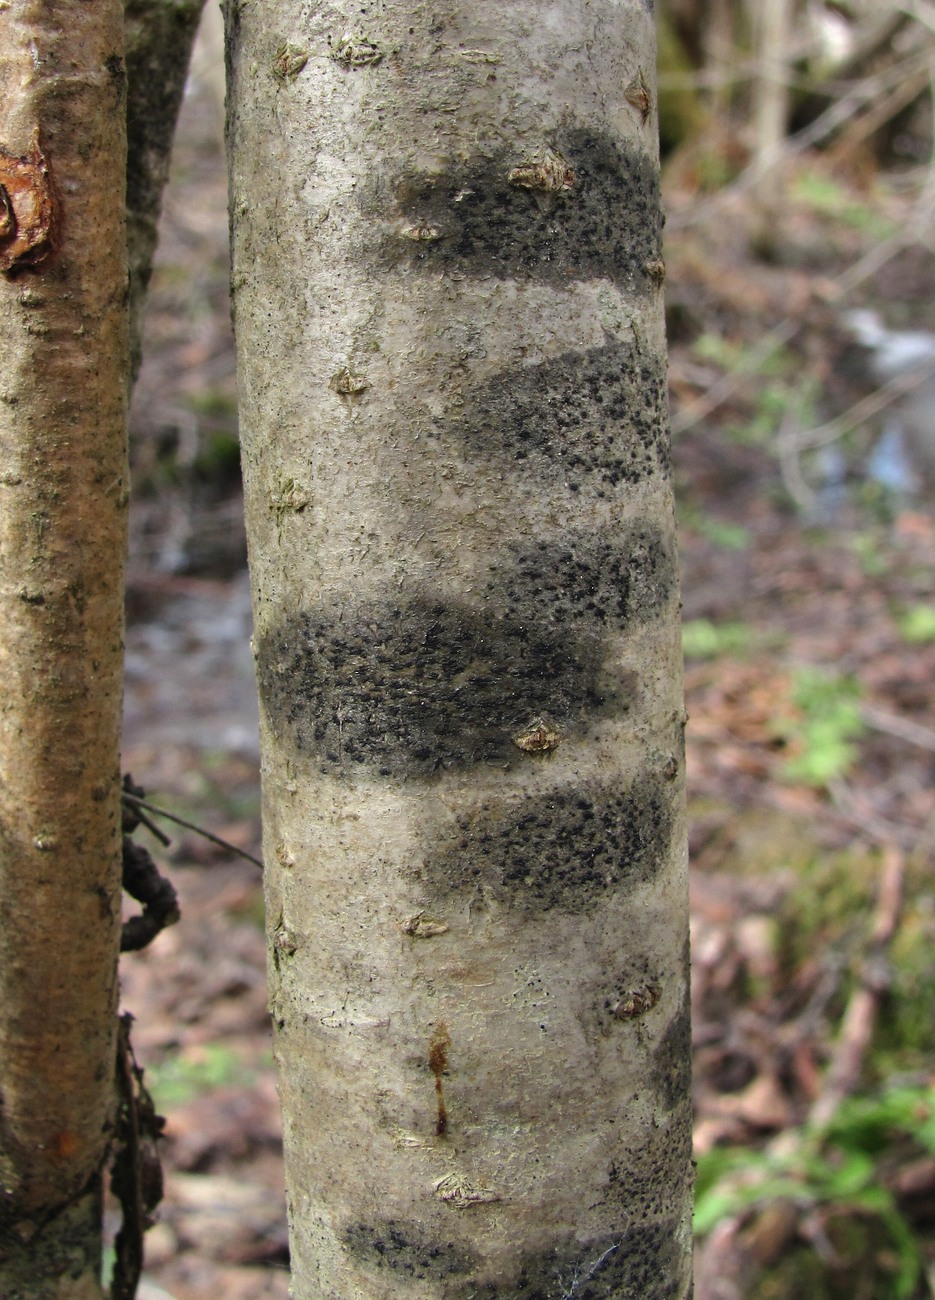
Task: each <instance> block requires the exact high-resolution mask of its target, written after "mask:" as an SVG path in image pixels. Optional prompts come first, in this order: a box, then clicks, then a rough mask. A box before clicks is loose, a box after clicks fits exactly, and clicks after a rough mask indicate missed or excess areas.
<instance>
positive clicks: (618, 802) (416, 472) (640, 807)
mask: <svg viewBox="0 0 935 1300" xmlns="http://www.w3.org/2000/svg"><path fill="white" fill-rule="evenodd" d="M227 26H228V32H227V39H228V61H229V70H228V73H229V81H228V114H229V118H228V136H229V151H230V167H231V205H232V208H231V211H232V223H233V259H234V265H233V288H234V314H235V327H236V332H237V338H238V358H239V361H238V364H239V376H240V379H239V382H240V397H241V404H242V405H241V419H242V443H243V461H244V470H245V479H246V493H247V523H248V532H249V541H250V551H251V570H252V585H253V596H254V609H255V618H256V632H255V638H256V639H255V648H256V657H257V671H258V680H259V688H260V696H261V705H262V708H261V712H262V745H263V781H264V816H265V845H266V861H267V864H268V865H267V877H266V879H267V906H268V917H269V938H270V979H271V1008H272V1012H273V1017H274V1021H275V1051H276V1056H277V1060H278V1063H279V1069H280V1086H281V1092H282V1100H283V1108H284V1123H285V1144H286V1159H287V1181H288V1202H289V1213H290V1222H291V1242H292V1260H293V1270H294V1274H293V1288H294V1290H293V1294H294V1295H295V1296H297V1297H299V1300H311V1298H312V1297H315V1298H316V1300H318V1298H319V1297H328V1298H329V1300H348V1298H349V1297H351V1296H353V1297H362V1298H368V1297H369V1298H372V1300H387V1298H389V1297H396V1296H409V1297H419V1300H428V1298H429V1297H439V1296H446V1297H447V1296H461V1297H465V1300H466V1298H467V1297H469V1296H477V1297H480V1296H494V1295H496V1296H516V1297H519V1296H530V1297H531V1296H542V1297H556V1298H557V1297H572V1296H573V1297H598V1296H634V1297H636V1296H638V1297H640V1298H641V1300H652V1298H653V1297H659V1298H660V1300H661V1297H663V1296H665V1297H684V1296H687V1295H688V1294H689V1292H690V1282H689V1254H690V1234H689V1217H688V1215H689V1198H690V1183H691V1175H690V1160H689V1157H690V1107H689V1046H690V1040H689V1025H688V1001H687V981H688V972H687V907H686V889H685V848H684V816H683V793H682V787H683V782H682V775H683V758H682V725H683V717H684V715H683V711H682V703H681V694H680V671H679V646H678V596H677V582H676V571H675V570H676V560H675V554H676V548H675V540H674V524H673V513H672V501H671V482H670V470H669V452H668V435H667V420H666V395H665V360H664V334H663V318H662V301H661V292H660V288H661V281H662V278H663V274H664V268H663V265H662V261H661V251H660V245H661V218H660V207H659V191H658V164H657V148H656V115H655V102H654V100H655V90H654V85H655V73H654V42H653V24H652V6H651V5H650V4H648V3H646V0H615V2H612V0H595V2H594V3H583V2H582V0H556V2H555V3H552V4H549V5H547V6H543V5H542V4H541V2H540V0H514V2H513V3H509V4H503V5H490V4H486V3H481V2H480V0H474V2H473V3H470V2H466V0H462V2H461V3H459V4H457V5H455V4H436V5H432V6H421V5H403V4H399V3H385V4H381V5H379V6H375V5H374V6H371V5H359V4H355V5H347V6H342V5H338V4H330V3H329V4H324V5H315V6H306V7H305V8H304V9H302V10H299V9H297V8H296V7H295V5H294V4H291V3H286V0H262V2H261V0H253V2H252V3H250V4H246V3H241V2H239V0H229V5H228V11H227Z"/></svg>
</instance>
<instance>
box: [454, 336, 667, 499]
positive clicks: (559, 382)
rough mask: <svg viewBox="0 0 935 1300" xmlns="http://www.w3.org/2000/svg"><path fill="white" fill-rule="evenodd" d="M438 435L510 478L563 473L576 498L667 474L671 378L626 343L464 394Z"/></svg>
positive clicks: (516, 373) (498, 378) (527, 369)
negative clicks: (523, 472)
mask: <svg viewBox="0 0 935 1300" xmlns="http://www.w3.org/2000/svg"><path fill="white" fill-rule="evenodd" d="M436 432H437V433H440V434H441V433H444V434H445V435H447V436H449V437H451V438H453V439H454V440H455V441H456V442H459V443H461V444H462V446H463V447H464V449H465V451H466V453H467V457H468V458H469V459H470V458H474V457H477V456H481V457H483V458H484V459H485V460H492V461H493V462H494V463H499V464H502V465H503V467H504V471H505V472H510V471H515V470H516V468H518V467H520V468H523V469H535V470H539V471H542V470H543V469H544V470H546V472H548V471H549V470H551V471H552V472H553V473H554V472H555V471H558V472H559V473H560V475H561V479H562V481H563V482H564V483H567V485H568V487H569V488H570V489H571V490H572V491H573V492H574V491H578V490H580V488H581V487H582V486H585V485H594V486H596V487H597V488H598V490H600V489H601V488H602V487H616V486H618V485H619V484H633V483H638V482H640V481H641V480H643V479H646V478H650V477H653V476H655V475H657V474H660V473H661V474H665V475H668V473H669V469H670V459H669V434H668V406H667V399H666V377H665V373H664V370H663V369H662V367H661V366H660V365H659V364H658V363H657V362H655V361H653V360H651V359H650V358H648V357H645V356H641V355H639V353H638V352H637V350H636V349H635V348H634V347H631V346H629V345H627V344H623V343H609V344H606V345H604V346H601V347H594V348H587V349H585V350H584V351H581V352H563V353H561V354H560V355H559V356H556V357H552V358H550V359H549V360H548V361H544V362H542V363H540V364H539V365H534V366H521V367H519V368H517V369H516V370H513V371H510V372H508V373H507V372H500V373H499V374H497V375H494V376H493V377H492V378H490V379H488V380H485V381H484V382H483V383H482V384H478V385H476V386H475V387H473V388H467V389H465V391H464V404H463V407H462V408H461V411H460V412H459V416H458V418H457V419H456V420H452V421H450V422H449V423H448V424H447V425H446V426H443V427H441V428H437V429H436Z"/></svg>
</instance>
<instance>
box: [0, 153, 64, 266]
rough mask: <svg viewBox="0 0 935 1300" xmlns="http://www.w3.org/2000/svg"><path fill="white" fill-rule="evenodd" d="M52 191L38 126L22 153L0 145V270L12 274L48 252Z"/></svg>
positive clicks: (50, 242)
mask: <svg viewBox="0 0 935 1300" xmlns="http://www.w3.org/2000/svg"><path fill="white" fill-rule="evenodd" d="M55 207H56V202H55V192H54V190H53V188H52V176H51V173H50V171H49V163H48V159H47V158H46V156H45V154H44V153H43V152H42V150H41V149H40V147H39V128H38V127H36V128H35V129H34V130H33V135H32V141H31V143H30V146H29V148H28V149H27V151H26V153H24V154H21V155H20V156H19V157H17V156H16V155H15V154H11V153H7V152H6V150H5V149H3V148H0V271H3V272H4V273H5V274H7V275H14V274H16V272H17V271H19V270H21V269H22V268H23V267H26V266H35V265H36V264H37V263H38V262H41V261H42V260H43V258H45V257H46V256H48V254H49V252H50V251H51V247H52V232H53V227H54V224H55Z"/></svg>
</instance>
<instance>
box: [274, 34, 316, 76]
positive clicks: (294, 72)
mask: <svg viewBox="0 0 935 1300" xmlns="http://www.w3.org/2000/svg"><path fill="white" fill-rule="evenodd" d="M306 63H308V51H307V50H303V49H302V47H301V46H300V45H293V44H292V42H291V41H286V42H285V43H284V44H283V45H280V47H279V49H278V50H277V51H276V57H275V59H274V60H273V76H274V77H275V78H276V80H277V81H278V82H279V84H280V85H281V86H287V85H289V83H290V82H292V81H295V79H296V77H297V76H298V75H299V73H300V72H301V71H302V69H303V68H304V67H305V65H306Z"/></svg>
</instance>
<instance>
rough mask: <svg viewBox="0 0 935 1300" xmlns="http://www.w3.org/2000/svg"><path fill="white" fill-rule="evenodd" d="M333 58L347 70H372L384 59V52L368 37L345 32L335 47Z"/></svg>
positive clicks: (332, 52)
mask: <svg viewBox="0 0 935 1300" xmlns="http://www.w3.org/2000/svg"><path fill="white" fill-rule="evenodd" d="M331 57H332V58H333V59H334V61H335V63H340V64H341V66H342V67H345V68H370V67H373V65H374V64H376V63H379V62H380V61H381V60H382V58H383V51H382V50H381V49H380V47H379V46H378V45H375V44H374V43H373V41H368V40H367V38H366V36H361V35H360V34H359V33H356V32H345V33H344V35H343V36H341V37H340V38H339V39H338V40H337V41H336V42H335V45H334V49H333V50H332V51H331Z"/></svg>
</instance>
